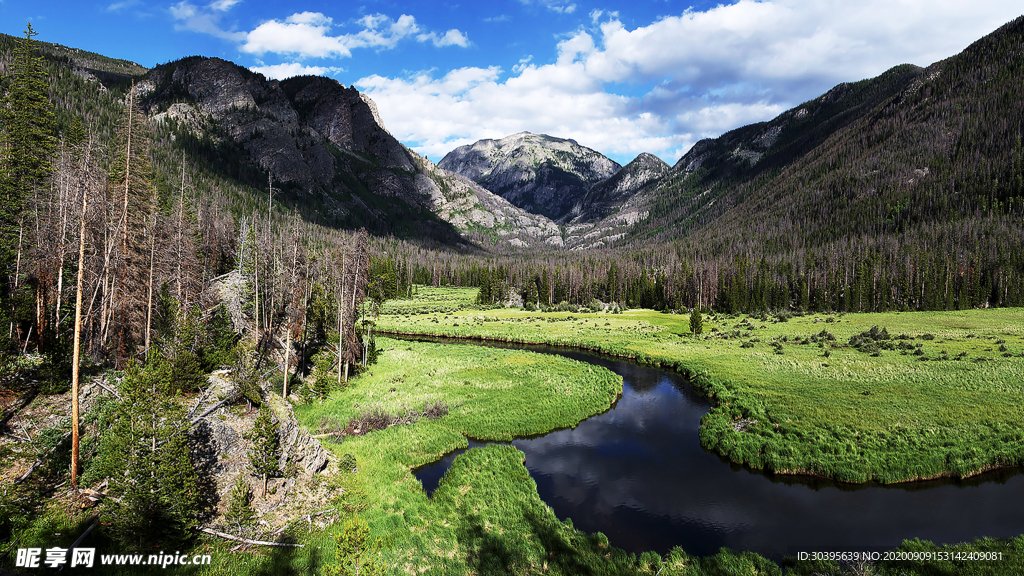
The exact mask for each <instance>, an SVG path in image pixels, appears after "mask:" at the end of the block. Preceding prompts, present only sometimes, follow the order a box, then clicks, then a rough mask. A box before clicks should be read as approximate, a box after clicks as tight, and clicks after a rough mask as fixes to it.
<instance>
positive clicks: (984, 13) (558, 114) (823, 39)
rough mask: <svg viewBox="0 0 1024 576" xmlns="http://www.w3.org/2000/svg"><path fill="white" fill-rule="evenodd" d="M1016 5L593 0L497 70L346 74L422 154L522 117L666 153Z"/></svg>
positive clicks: (594, 139) (935, 53) (962, 40)
mask: <svg viewBox="0 0 1024 576" xmlns="http://www.w3.org/2000/svg"><path fill="white" fill-rule="evenodd" d="M520 1H521V2H522V3H523V4H528V5H529V4H533V5H539V6H543V7H545V8H548V9H550V10H553V11H559V10H558V9H559V8H561V9H562V10H561V11H562V12H566V11H568V10H569V9H570V7H571V6H573V5H565V4H563V3H559V2H556V1H555V0H520ZM1018 12H1019V5H1014V3H1011V2H998V1H988V2H979V3H975V4H972V6H971V8H970V9H969V10H968V9H966V8H965V7H964V4H963V3H962V2H960V1H959V0H955V1H954V0H935V1H929V2H925V1H924V0H904V1H892V0H884V1H883V0H865V2H858V3H849V2H846V1H845V0H820V1H817V2H805V1H803V0H774V1H761V2H759V1H755V0H740V1H738V2H736V3H734V4H730V5H718V6H716V7H714V8H711V9H708V10H706V11H700V12H698V11H695V10H692V9H690V10H687V11H685V12H683V13H681V14H678V15H674V16H667V17H664V18H660V19H658V20H657V21H655V22H652V23H650V24H649V25H646V26H640V27H636V28H634V29H629V28H627V27H626V25H624V24H623V23H622V22H621V21H620V19H619V16H618V14H617V13H614V12H604V11H601V10H594V11H592V12H591V13H590V14H589V19H590V22H592V23H593V26H592V27H591V28H589V29H579V30H577V31H576V32H574V33H572V34H571V35H569V36H568V37H567V38H565V39H564V40H562V41H561V42H559V44H558V46H557V57H556V58H555V60H554V62H551V63H548V64H543V65H540V64H537V63H534V62H533V60H532V57H527V58H524V59H522V60H520V61H519V63H518V64H515V65H512V67H511V73H508V72H505V71H504V70H498V69H496V68H495V67H491V68H461V69H457V70H452V71H450V72H447V73H444V72H443V71H442V73H443V74H444V75H443V76H442V77H439V78H438V77H435V76H436V75H435V74H432V73H419V74H415V75H413V76H409V77H405V78H384V77H381V76H371V77H368V78H363V79H362V80H359V81H357V82H356V86H358V87H359V88H360V89H362V90H364V91H366V92H368V94H369V95H370V96H371V97H372V98H373V99H374V100H375V101H376V102H377V104H378V108H379V110H380V114H381V116H382V118H383V120H384V122H385V124H386V125H387V126H388V129H389V130H391V131H392V133H394V134H395V135H396V136H398V137H399V138H400V139H402V140H404V141H406V142H410V143H415V144H417V145H416V146H415V148H416V149H417V150H418V151H420V152H421V153H426V154H428V155H430V156H431V157H437V156H440V155H443V154H444V153H446V152H448V151H450V150H451V149H452V148H454V147H455V146H458V145H460V144H464V143H469V142H473V141H475V140H478V139H480V138H493V137H501V136H506V135H508V134H512V133H515V132H519V131H523V130H529V131H531V132H545V133H549V134H553V135H556V136H561V137H569V138H574V139H576V140H577V141H579V142H580V143H582V144H585V145H587V146H590V147H592V148H595V149H598V150H601V151H603V152H605V153H609V154H613V155H615V154H617V155H618V159H624V160H629V159H630V158H629V157H628V156H627V155H633V154H635V153H638V152H641V151H648V152H654V153H656V154H658V155H659V156H661V157H662V158H663V159H665V160H667V161H669V162H673V161H675V160H676V159H678V157H679V156H680V155H681V154H682V153H683V152H685V151H686V149H687V148H688V147H689V146H690V145H692V144H693V143H694V142H695V141H696V140H698V139H700V138H704V137H708V136H715V135H718V134H721V133H723V132H725V131H727V130H730V129H732V128H736V127H738V126H741V125H744V124H748V123H751V122H756V121H761V120H768V119H771V118H772V117H774V116H776V115H777V114H779V113H780V112H782V111H784V110H785V109H787V108H790V107H792V106H795V105H797V104H799V103H800V102H802V101H804V100H807V99H809V98H813V97H816V96H818V95H820V94H822V93H824V92H825V91H827V90H828V89H829V88H831V87H832V86H833V85H835V84H838V83H839V82H844V81H856V80H860V79H863V78H869V77H873V76H875V75H878V74H880V73H881V72H883V71H885V70H886V69H888V68H890V67H892V66H895V65H897V64H901V63H905V62H910V63H914V64H919V65H928V64H931V63H932V62H935V61H938V60H940V59H942V58H945V57H948V56H950V55H952V54H955V53H957V52H959V51H960V50H962V49H963V48H965V47H966V46H967V45H968V44H970V43H971V42H972V41H974V40H976V39H978V38H980V37H981V36H983V35H985V34H987V33H989V32H991V31H992V30H994V29H995V28H997V27H998V26H1000V25H1001V24H1003V23H1005V22H1007V21H1009V20H1011V19H1012V18H1014V17H1016V16H1017V15H1018ZM428 37H429V36H428ZM615 92H621V94H616V93H615ZM424 111H429V112H428V113H424Z"/></svg>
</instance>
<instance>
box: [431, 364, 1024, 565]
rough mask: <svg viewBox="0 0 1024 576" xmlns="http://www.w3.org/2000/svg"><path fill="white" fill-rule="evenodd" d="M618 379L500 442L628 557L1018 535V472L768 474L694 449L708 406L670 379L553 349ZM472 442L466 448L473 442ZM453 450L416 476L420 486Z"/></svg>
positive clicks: (1022, 490)
mask: <svg viewBox="0 0 1024 576" xmlns="http://www.w3.org/2000/svg"><path fill="white" fill-rule="evenodd" d="M531 349H534V350H538V351H541V352H547V353H556V354H560V355H562V356H567V357H570V358H575V359H578V360H584V361H586V362H590V363H593V364H597V365H600V366H604V367H606V368H608V369H610V370H612V371H614V372H616V373H617V374H620V375H621V376H622V377H623V381H624V384H623V395H622V398H621V399H620V400H619V402H618V403H617V404H616V405H615V407H614V408H613V409H611V410H609V411H607V412H605V413H603V414H599V415H597V416H594V417H591V418H589V419H587V420H585V421H584V422H581V423H580V424H579V425H578V426H577V427H576V428H575V429H571V430H558V431H555V432H551V433H549V434H546V435H544V436H540V437H535V438H529V439H520V440H514V441H512V442H511V444H512V445H514V446H515V447H516V448H519V449H520V450H522V451H523V452H524V453H525V454H526V467H527V468H528V469H529V471H530V475H531V476H532V477H533V478H534V480H535V481H536V482H537V491H538V492H539V494H540V497H541V498H542V499H543V500H544V501H545V502H547V503H548V504H549V505H550V506H551V508H552V509H553V510H554V511H555V514H557V515H558V517H559V518H561V519H563V520H564V519H565V518H572V521H573V524H574V525H575V526H576V527H577V528H579V529H581V530H584V531H587V532H597V531H600V532H603V533H604V534H605V535H607V536H608V539H609V541H610V542H611V544H613V545H614V546H618V547H620V548H623V549H625V550H627V551H630V552H641V551H644V550H656V551H658V552H661V553H664V552H667V551H668V550H669V549H670V548H671V547H673V546H675V545H679V546H682V547H683V549H685V550H686V551H687V552H689V553H691V554H698V555H708V554H713V553H715V552H716V551H717V550H718V548H720V547H722V546H728V547H730V548H733V549H736V550H751V551H754V552H758V553H760V554H764V555H767V556H772V557H775V558H779V557H781V556H783V555H787V554H794V553H795V552H796V549H801V548H819V549H820V548H825V549H839V548H841V547H851V546H856V547H884V548H894V547H896V546H897V545H899V543H900V542H901V541H902V540H904V539H906V538H914V537H919V538H922V539H926V540H931V541H933V542H939V543H948V542H962V541H970V540H972V539H974V538H977V537H981V536H993V537H1007V536H1017V535H1020V534H1021V533H1024V475H1021V474H1020V473H1019V472H1018V471H1002V472H994V473H990V474H987V475H985V476H981V477H977V478H975V479H970V480H967V481H963V482H953V481H931V482H920V483H913V484H902V485H897V486H879V485H850V484H839V483H835V482H831V481H827V480H822V479H814V478H798V477H791V476H772V475H765V474H761V473H758V472H753V471H750V470H748V469H745V468H742V467H739V466H736V465H733V464H731V463H729V462H728V461H727V460H724V459H722V458H720V457H719V456H717V455H715V454H712V453H710V452H707V451H705V450H704V449H703V448H701V446H700V441H699V439H698V437H697V429H698V427H699V425H700V418H701V416H703V415H704V414H705V413H706V412H707V410H708V408H709V404H708V402H707V401H706V400H705V399H704V398H703V397H701V396H700V395H699V394H697V393H696V392H695V391H694V390H693V389H692V388H691V387H690V385H689V384H688V383H687V382H686V381H685V380H684V379H683V378H682V377H680V376H679V375H677V374H675V373H671V372H667V371H664V370H660V369H657V368H652V367H648V366H641V365H638V364H635V363H633V362H628V361H618V360H614V359H609V358H605V357H600V356H595V355H591V354H583V353H578V352H571V351H570V352H567V351H563V350H559V349H554V348H541V347H532V348H531ZM479 445H480V444H478V443H471V444H470V449H472V448H473V447H474V446H479ZM457 455H458V454H452V455H449V456H448V457H446V458H445V459H444V460H442V461H440V462H438V463H437V464H434V465H431V466H429V467H425V468H423V469H421V470H420V471H418V472H417V477H419V478H420V480H421V482H422V483H423V487H424V489H425V490H427V492H428V493H430V492H433V490H434V488H436V486H437V483H438V481H439V480H440V478H441V476H442V475H443V474H444V471H445V470H447V468H448V466H449V465H450V464H451V461H452V460H453V459H454V458H455V457H456V456H457Z"/></svg>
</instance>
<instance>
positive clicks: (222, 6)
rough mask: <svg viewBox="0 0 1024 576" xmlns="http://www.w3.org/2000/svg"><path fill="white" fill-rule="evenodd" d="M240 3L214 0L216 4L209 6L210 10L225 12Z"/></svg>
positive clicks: (237, 1) (234, 0)
mask: <svg viewBox="0 0 1024 576" xmlns="http://www.w3.org/2000/svg"><path fill="white" fill-rule="evenodd" d="M241 1H242V0H216V2H212V3H211V4H210V9H211V10H216V11H218V12H227V11H228V10H231V9H232V8H234V7H235V4H238V3H240V2H241Z"/></svg>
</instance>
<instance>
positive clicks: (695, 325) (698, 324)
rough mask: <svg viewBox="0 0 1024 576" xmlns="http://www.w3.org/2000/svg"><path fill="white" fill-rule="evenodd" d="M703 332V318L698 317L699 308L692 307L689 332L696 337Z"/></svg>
mask: <svg viewBox="0 0 1024 576" xmlns="http://www.w3.org/2000/svg"><path fill="white" fill-rule="evenodd" d="M703 331H704V318H703V317H702V316H701V315H700V308H699V307H694V309H693V312H691V313H690V332H692V333H693V335H694V336H697V335H698V334H700V333H701V332H703Z"/></svg>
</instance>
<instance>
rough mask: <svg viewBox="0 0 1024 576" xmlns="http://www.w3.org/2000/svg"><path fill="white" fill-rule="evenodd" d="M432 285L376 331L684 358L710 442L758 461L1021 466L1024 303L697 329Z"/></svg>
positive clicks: (834, 467) (902, 471) (812, 468)
mask: <svg viewBox="0 0 1024 576" xmlns="http://www.w3.org/2000/svg"><path fill="white" fill-rule="evenodd" d="M424 292H426V293H427V294H429V295H430V306H429V307H427V306H423V307H420V308H418V307H417V306H416V304H415V301H412V302H408V301H407V302H404V303H403V304H402V305H401V307H400V308H399V307H395V308H392V310H394V311H395V312H397V313H395V314H386V315H384V316H381V318H380V319H379V321H378V327H379V328H380V329H383V330H390V331H395V332H405V333H418V334H431V335H437V336H452V337H462V338H465V337H471V338H488V339H495V340H501V341H514V342H533V343H548V344H555V345H563V346H575V347H581V348H588V349H593V350H598V351H601V352H605V353H609V354H616V355H622V356H628V357H634V358H637V359H638V360H640V361H643V362H651V363H659V364H662V365H666V366H670V367H674V368H676V369H678V370H679V371H681V372H683V373H686V374H688V375H690V376H691V378H692V381H693V383H694V385H695V386H696V387H697V388H699V389H701V390H702V391H703V392H704V393H705V394H707V395H708V396H709V397H711V398H712V399H713V400H714V401H715V402H716V404H717V406H716V408H714V409H713V410H712V411H711V413H710V414H709V415H708V416H707V417H706V419H705V421H704V424H703V425H702V427H701V432H700V433H701V439H702V442H703V443H704V444H705V446H707V447H709V448H712V449H714V450H717V451H718V452H720V453H722V454H725V455H727V456H728V457H730V458H731V459H732V460H734V461H736V462H743V463H745V464H748V465H750V466H751V467H753V468H758V469H767V470H771V471H774V472H778V473H794V472H796V473H809V474H816V475H821V476H827V477H831V478H835V479H839V480H843V481H849V482H865V481H869V480H875V481H879V482H886V483H889V482H899V481H907V480H915V479H922V478H934V477H941V476H956V477H964V476H969V475H972V474H975V473H977V472H979V471H984V470H987V469H991V468H995V467H1001V466H1019V465H1022V464H1024V435H1022V434H1021V433H1020V431H1021V430H1024V405H1021V403H1020V402H1019V398H1020V395H1021V393H1022V392H1024V309H990V310H969V311H958V312H912V313H906V312H905V313H885V314H856V315H854V314H850V315H838V316H833V315H825V314H816V315H807V316H794V317H789V318H778V317H774V316H746V315H742V316H735V317H725V316H720V315H719V316H714V315H711V316H709V317H706V318H705V326H704V334H702V335H701V336H699V337H696V338H695V337H693V336H691V335H689V334H688V331H689V322H688V320H689V319H688V317H687V316H686V315H674V314H666V313H660V312H654V311H650V310H631V311H627V312H625V313H623V314H608V313H568V312H560V313H540V312H525V311H522V310H516V309H495V310H474V309H465V308H464V309H461V310H453V311H441V312H438V311H434V310H436V309H437V306H438V302H439V301H441V300H442V298H441V295H442V294H443V290H441V289H433V290H425V291H424ZM465 292H466V290H465V289H461V290H453V291H452V296H453V300H458V301H465V300H466V294H465ZM872 328H876V329H875V332H872ZM882 328H884V329H885V330H884V331H882V330H881V329H882Z"/></svg>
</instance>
